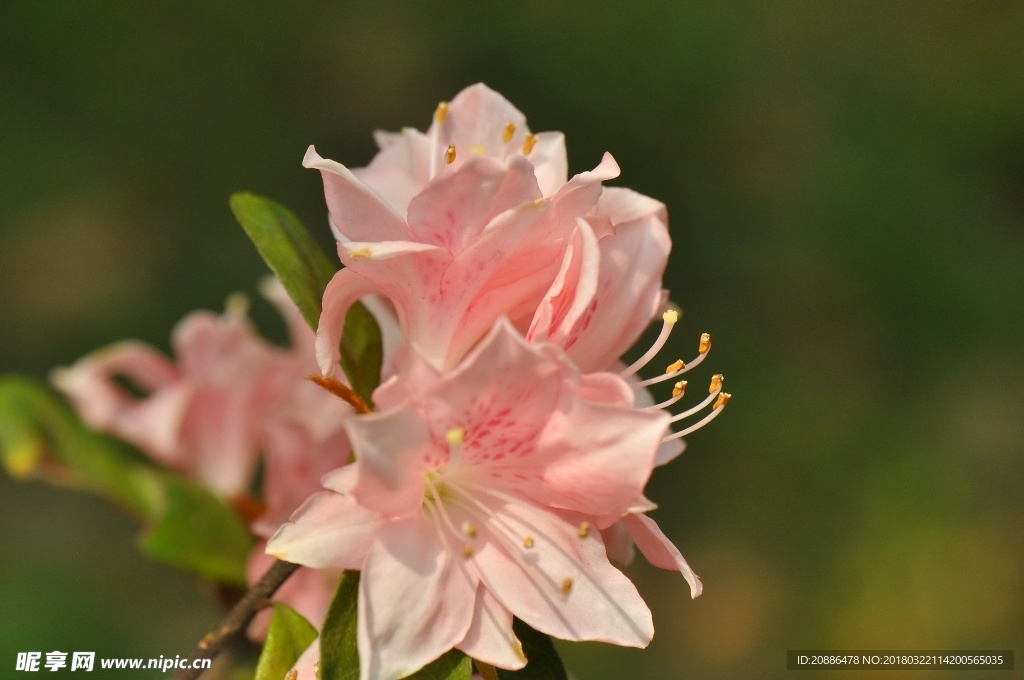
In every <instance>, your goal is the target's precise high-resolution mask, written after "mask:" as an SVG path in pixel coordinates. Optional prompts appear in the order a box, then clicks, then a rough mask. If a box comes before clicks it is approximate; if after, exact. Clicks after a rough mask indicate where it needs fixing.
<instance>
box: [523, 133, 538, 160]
mask: <svg viewBox="0 0 1024 680" xmlns="http://www.w3.org/2000/svg"><path fill="white" fill-rule="evenodd" d="M536 143H537V135H534V134H529V135H526V140H525V141H524V142H523V155H524V156H525V155H526V154H528V153H530V152H531V151H533V145H534V144H536Z"/></svg>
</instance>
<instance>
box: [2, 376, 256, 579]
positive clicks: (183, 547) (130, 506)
mask: <svg viewBox="0 0 1024 680" xmlns="http://www.w3.org/2000/svg"><path fill="white" fill-rule="evenodd" d="M0 462H2V463H3V466H4V468H5V469H6V470H7V472H8V473H9V474H10V475H11V476H12V477H16V478H29V477H38V478H42V479H44V480H46V481H49V482H52V483H55V484H60V485H62V486H67V487H70V488H74V489H80V490H82V491H88V492H91V493H94V494H97V495H98V496H101V497H103V498H107V499H109V500H111V501H113V502H114V503H116V504H118V505H120V506H121V507H123V508H124V509H126V510H127V511H128V512H130V513H131V514H133V515H134V516H135V517H137V518H138V519H139V520H140V521H141V522H142V523H143V526H144V528H145V531H144V533H143V535H142V538H141V547H142V549H143V550H144V551H145V552H147V553H148V554H149V555H150V556H152V557H154V558H156V559H159V560H161V561H163V562H166V563H168V564H172V565H175V566H178V567H184V568H186V569H189V570H191V571H194V572H197V573H199V574H200V575H202V576H206V577H210V578H213V579H216V580H218V581H224V582H228V583H233V584H238V585H245V560H246V557H247V556H248V552H249V549H250V548H251V546H252V543H253V538H252V536H251V535H250V533H249V529H248V527H247V526H246V524H245V522H243V521H242V519H241V518H240V517H239V516H238V515H237V514H236V513H235V511H234V510H232V509H231V508H229V507H228V506H227V505H225V504H224V503H223V502H222V501H221V500H220V499H218V498H217V497H215V496H214V495H213V494H211V493H210V492H209V491H207V490H206V489H205V488H204V487H202V486H201V485H199V484H197V483H195V482H192V481H190V480H186V479H184V478H183V477H181V476H180V475H177V474H174V473H172V472H168V471H166V470H162V469H159V468H156V467H155V466H154V465H153V464H152V463H151V462H150V461H148V460H147V459H145V458H144V457H143V456H142V455H141V454H140V453H139V452H138V451H136V450H135V449H134V448H132V447H131V446H129V445H128V444H126V443H124V442H122V441H120V440H118V439H115V438H113V437H110V436H107V435H104V434H100V433H98V432H94V431H92V430H90V429H89V428H87V427H86V426H85V425H84V424H83V423H82V422H81V421H80V420H79V419H78V417H77V416H76V415H75V414H74V413H73V412H72V411H71V409H70V408H68V407H67V405H65V404H64V403H63V402H62V401H60V400H59V399H58V398H57V397H55V396H54V395H53V394H52V393H51V392H50V391H49V390H47V389H46V388H45V387H44V386H42V385H41V384H39V383H38V382H37V381H35V380H32V379H30V378H23V377H18V376H7V377H3V378H0Z"/></svg>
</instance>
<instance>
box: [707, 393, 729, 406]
mask: <svg viewBox="0 0 1024 680" xmlns="http://www.w3.org/2000/svg"><path fill="white" fill-rule="evenodd" d="M730 399H732V395H731V394H729V393H728V392H722V393H721V394H719V395H718V399H715V405H714V406H712V407H711V410H712V411H713V410H715V409H717V408H722V407H723V406H725V405H726V404H728V403H729V400H730Z"/></svg>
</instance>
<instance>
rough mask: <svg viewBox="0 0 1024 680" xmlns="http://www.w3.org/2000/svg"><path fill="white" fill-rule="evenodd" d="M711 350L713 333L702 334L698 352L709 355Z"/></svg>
mask: <svg viewBox="0 0 1024 680" xmlns="http://www.w3.org/2000/svg"><path fill="white" fill-rule="evenodd" d="M710 349H711V333H701V334H700V347H698V348H697V351H698V352H700V353H701V354H707V353H708V350H710Z"/></svg>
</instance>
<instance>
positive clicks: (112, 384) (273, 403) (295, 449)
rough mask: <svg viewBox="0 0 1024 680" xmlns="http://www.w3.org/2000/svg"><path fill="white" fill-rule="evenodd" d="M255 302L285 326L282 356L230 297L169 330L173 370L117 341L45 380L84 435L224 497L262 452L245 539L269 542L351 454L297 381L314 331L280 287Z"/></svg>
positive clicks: (312, 393) (338, 422)
mask: <svg viewBox="0 0 1024 680" xmlns="http://www.w3.org/2000/svg"><path fill="white" fill-rule="evenodd" d="M263 292H264V294H265V295H266V296H267V297H268V298H270V299H271V301H272V302H274V304H275V305H277V306H278V308H279V310H280V311H281V313H282V315H283V316H284V318H285V320H286V322H287V324H288V327H289V330H290V334H291V338H292V347H291V348H290V349H284V348H280V347H276V346H274V345H272V344H270V343H269V342H267V341H266V340H264V339H263V338H261V337H259V336H258V335H257V334H256V332H255V331H254V330H253V328H252V326H251V325H250V323H249V321H248V319H247V318H246V313H245V304H244V303H242V302H240V300H239V299H238V298H234V300H235V301H234V302H232V303H229V305H228V310H227V312H226V313H224V314H223V315H217V314H213V313H211V312H206V311H198V312H193V313H191V314H189V315H188V316H187V317H185V318H184V319H183V320H182V321H181V322H180V323H179V324H178V325H177V327H176V328H175V329H174V332H173V335H172V339H171V345H172V348H173V350H174V356H175V360H173V361H172V360H171V359H168V358H167V357H165V356H163V355H162V354H161V353H160V352H158V351H157V350H156V349H154V348H152V347H150V346H148V345H145V344H143V343H140V342H135V341H125V342H120V343H117V344H114V345H111V346H110V347H107V348H104V349H101V350H98V351H96V352H94V353H92V354H90V355H88V356H86V357H84V358H83V359H81V360H79V361H78V362H77V363H76V364H74V365H73V366H71V367H69V368H61V369H57V370H55V371H54V372H53V376H52V379H53V382H54V384H55V385H56V387H57V388H58V389H59V390H60V391H62V392H63V393H64V394H65V395H66V396H67V397H68V398H69V399H70V401H71V403H72V404H73V405H74V406H75V408H76V409H77V410H78V412H79V414H80V415H81V416H82V419H83V420H84V421H85V422H86V423H87V424H88V425H90V426H91V427H94V428H96V429H98V430H103V431H106V432H109V433H111V434H114V435H116V436H119V437H121V438H123V439H125V440H127V441H129V442H131V443H132V444H135V445H136V446H138V447H139V448H140V449H142V450H143V451H144V452H146V453H148V454H149V455H151V456H152V457H153V458H155V459H156V460H158V461H160V462H161V463H163V464H165V465H167V466H168V467H170V468H173V469H175V470H178V471H180V472H182V473H184V474H186V475H188V476H191V477H193V478H195V479H197V480H199V481H200V482H202V483H203V484H205V485H206V486H208V487H209V488H210V489H212V490H213V491H214V492H215V493H217V494H218V495H221V496H223V497H226V498H236V497H239V496H243V495H245V494H246V493H247V492H249V491H250V488H251V485H252V482H253V477H254V475H255V472H256V465H257V462H258V461H259V458H260V455H261V453H265V454H266V459H265V466H266V469H265V474H264V489H263V497H264V498H263V500H264V503H265V506H266V507H265V511H264V513H263V515H262V516H261V517H260V518H258V519H257V521H256V524H255V529H256V531H257V533H260V534H262V535H265V536H268V535H270V534H271V533H273V531H274V530H275V529H276V528H277V526H278V525H279V524H280V523H281V522H283V521H284V520H285V519H287V517H288V516H289V515H290V514H291V512H292V511H294V510H295V508H296V507H298V506H299V505H300V504H301V503H302V501H303V500H305V499H306V498H307V497H308V496H309V494H310V493H312V492H314V491H315V490H316V489H318V488H319V479H320V477H321V476H322V475H323V474H324V473H325V472H326V471H328V470H331V469H334V468H336V467H338V466H339V465H343V464H344V463H345V462H346V461H347V460H348V456H349V453H350V451H351V447H350V445H349V444H348V439H347V437H346V435H345V431H344V427H343V425H342V421H343V420H344V418H345V417H346V415H347V413H348V412H349V411H348V409H347V408H346V406H345V405H344V404H343V403H342V402H341V401H339V400H338V399H336V398H334V397H332V396H331V395H329V394H327V393H326V392H324V391H323V390H321V389H319V388H318V387H316V386H315V385H312V384H310V383H309V382H308V381H305V380H303V376H305V375H307V374H308V373H310V372H311V371H313V370H315V367H316V365H315V363H314V361H313V342H314V336H313V332H312V331H311V330H310V329H309V327H308V326H306V324H305V323H304V322H303V321H302V319H301V316H300V315H299V313H298V310H297V309H296V308H295V306H294V305H293V304H292V302H291V301H290V300H289V299H288V297H287V295H286V294H285V293H284V290H283V288H281V286H280V284H278V283H277V282H276V281H271V282H270V283H268V284H266V285H265V286H264V287H263ZM126 382H127V383H128V384H129V385H131V386H132V388H129V387H128V386H126V384H125V383H126Z"/></svg>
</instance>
